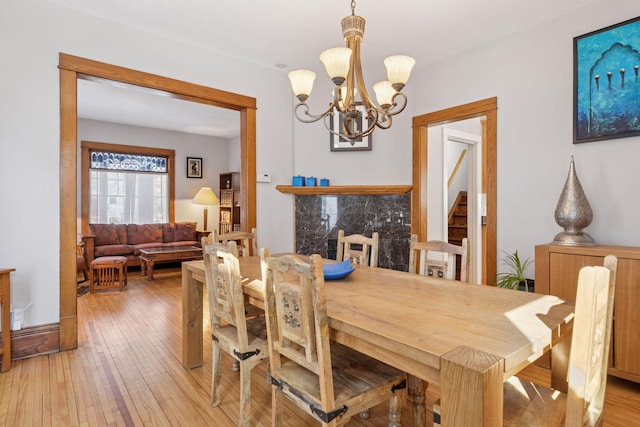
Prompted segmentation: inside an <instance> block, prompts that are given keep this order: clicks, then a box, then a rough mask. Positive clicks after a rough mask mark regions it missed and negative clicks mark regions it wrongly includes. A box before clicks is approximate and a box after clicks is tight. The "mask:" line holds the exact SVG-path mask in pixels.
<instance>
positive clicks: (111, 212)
mask: <svg viewBox="0 0 640 427" xmlns="http://www.w3.org/2000/svg"><path fill="white" fill-rule="evenodd" d="M173 153H174V152H173V150H160V149H150V148H146V147H133V146H122V145H117V146H116V145H110V144H101V143H90V142H83V143H82V158H83V168H82V169H83V174H84V173H86V181H85V179H84V177H83V193H82V195H83V197H82V211H83V215H82V217H83V224H84V223H85V221H86V224H89V223H92V224H96V223H101V224H104V223H109V224H149V223H164V222H173V194H174V192H173V187H174V183H173V179H174V178H173V177H174V175H173V173H171V170H172V165H173V159H174V154H173ZM85 163H86V166H85ZM85 182H86V185H85ZM85 187H86V189H85ZM85 213H86V214H85Z"/></svg>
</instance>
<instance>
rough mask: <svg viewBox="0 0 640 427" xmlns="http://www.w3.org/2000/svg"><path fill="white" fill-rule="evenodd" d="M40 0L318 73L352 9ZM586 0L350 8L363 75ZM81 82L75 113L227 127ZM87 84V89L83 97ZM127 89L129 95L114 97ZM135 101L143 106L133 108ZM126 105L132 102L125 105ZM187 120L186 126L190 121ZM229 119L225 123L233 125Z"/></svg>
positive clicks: (338, 5) (463, 0)
mask: <svg viewBox="0 0 640 427" xmlns="http://www.w3.org/2000/svg"><path fill="white" fill-rule="evenodd" d="M47 1H49V2H51V3H55V4H58V5H60V6H64V7H68V8H71V9H74V10H77V11H80V12H83V13H87V14H89V15H95V16H100V17H102V18H103V19H106V20H109V21H113V22H117V23H120V24H123V25H127V26H131V27H134V28H137V29H139V30H142V31H146V32H149V33H153V34H157V35H159V36H162V37H168V38H172V39H176V40H180V41H183V42H185V43H189V44H192V45H196V46H200V47H202V48H204V49H206V50H209V51H211V52H218V53H223V54H227V55H231V56H234V57H238V58H243V59H246V60H249V61H252V62H254V63H257V64H261V65H264V66H267V67H276V64H284V67H283V68H282V70H283V72H288V71H290V70H292V69H296V68H309V69H312V70H314V71H316V73H317V74H318V76H319V78H320V76H322V75H323V74H324V71H323V68H322V64H321V63H320V61H319V60H318V55H319V54H320V52H322V51H323V50H325V49H327V48H329V47H335V46H341V45H343V44H344V43H343V41H342V35H341V29H340V20H341V19H342V18H343V17H345V16H347V15H349V14H351V7H350V2H349V1H348V0H316V1H312V0H305V1H300V0H269V1H265V0H262V1H259V0H217V1H212V0H190V1H185V0H163V1H158V0H94V1H86V0H47ZM594 1H595V0H562V1H558V0H536V1H531V0H484V1H479V0H394V1H393V2H381V1H375V2H374V1H373V0H360V1H359V2H358V3H357V4H356V9H355V12H356V14H358V15H361V16H363V17H364V18H365V19H366V20H367V26H366V30H365V35H364V41H363V43H362V62H363V67H364V68H365V73H366V68H367V67H369V66H375V67H382V65H381V64H382V61H383V59H384V58H385V57H386V56H389V55H392V54H407V55H411V56H413V57H414V58H415V59H416V61H417V63H416V67H417V68H418V67H421V66H424V65H426V64H428V63H430V62H434V61H437V60H439V59H442V58H443V57H445V56H447V55H451V54H454V53H456V52H459V51H463V50H466V49H469V48H472V47H474V46H478V45H481V44H484V43H487V42H489V41H491V40H495V39H497V38H500V37H503V36H506V35H508V34H511V33H515V32H518V31H521V30H523V29H526V28H528V27H531V26H533V25H536V24H538V23H541V22H544V21H548V20H550V19H552V18H555V17H557V16H560V15H563V14H566V13H569V12H571V11H573V10H575V9H578V8H581V7H583V6H585V5H588V4H590V3H593V2H594ZM373 47H375V48H373ZM365 77H366V76H365ZM86 83H87V84H84V83H83V84H82V86H81V89H80V93H81V95H82V98H84V99H82V104H80V106H79V107H80V109H79V115H82V116H84V115H85V114H87V117H89V116H88V115H89V114H91V115H92V116H93V117H91V118H100V117H102V116H104V117H103V118H102V119H103V120H111V121H118V122H120V121H123V120H121V119H119V118H118V112H119V113H120V114H121V115H122V116H124V117H126V119H127V120H128V122H127V123H130V124H136V123H134V121H135V120H136V119H135V118H136V117H138V116H140V117H141V120H143V119H144V121H143V122H142V123H141V125H143V126H152V127H155V126H158V127H161V128H166V127H168V126H169V124H170V123H171V122H173V121H174V120H175V121H176V123H175V124H172V125H171V126H174V127H173V128H172V129H173V130H180V131H184V132H193V133H203V134H210V135H213V134H215V135H222V136H228V135H230V133H229V132H231V131H230V129H226V130H223V128H224V126H223V125H224V123H226V122H228V120H227V119H222V120H220V121H218V122H214V120H215V119H214V118H213V116H215V114H213V116H212V111H213V112H215V111H219V109H216V108H214V107H209V106H201V105H196V106H194V105H189V104H190V103H187V102H184V101H181V102H180V105H181V106H180V107H175V106H173V105H172V104H173V103H174V102H175V103H177V102H178V100H175V99H170V98H167V99H165V101H167V104H169V105H170V106H169V108H171V112H170V113H163V112H162V105H164V103H163V102H162V103H161V102H158V101H157V99H156V101H154V104H158V105H154V107H153V110H154V111H153V114H151V113H152V111H151V109H150V108H149V107H148V105H147V104H146V102H148V100H147V101H145V99H144V98H143V96H150V95H149V94H147V93H137V94H136V93H135V91H130V90H128V91H127V90H117V89H119V88H117V87H115V88H114V87H109V86H107V85H99V84H97V83H93V82H86ZM409 83H410V82H409ZM91 86H94V87H91ZM85 89H86V91H87V92H89V91H91V94H90V95H88V94H87V95H86V96H85V93H84V92H85ZM104 90H106V92H104V93H103V91H104ZM120 92H122V93H120ZM132 92H134V93H132ZM132 94H133V95H135V96H136V98H137V99H136V100H131V101H124V100H123V99H122V98H120V97H121V96H126V97H128V96H129V95H132ZM153 96H157V95H153ZM104 97H109V98H110V99H112V101H114V102H117V103H118V109H117V112H116V111H112V110H113V109H110V110H109V111H104V112H103V111H102V109H103V107H101V106H100V104H101V100H102V99H103V98H104ZM169 101H171V102H170V103H169ZM140 102H142V103H143V104H144V105H145V107H144V108H141V107H140V104H139V103H140ZM161 104H162V105H161ZM126 105H128V106H130V107H128V108H125V107H124V106H126ZM183 108H184V109H189V111H188V112H186V113H185V115H184V116H183V115H182V114H181V112H182V111H183ZM156 110H157V111H156ZM85 111H86V113H85ZM143 112H145V113H148V114H144V116H147V117H143V115H142V113H143ZM191 119H194V123H190V122H191ZM195 119H197V120H195ZM235 120H239V117H236V118H235ZM237 123H238V122H235V123H233V125H234V126H235V128H236V129H237V128H238V126H237ZM219 132H221V133H219ZM231 133H232V132H231ZM235 135H237V131H236V133H235ZM232 136H233V135H232Z"/></svg>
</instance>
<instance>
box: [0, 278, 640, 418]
mask: <svg viewBox="0 0 640 427" xmlns="http://www.w3.org/2000/svg"><path fill="white" fill-rule="evenodd" d="M154 276H155V280H153V281H147V280H145V278H143V277H141V276H140V272H139V271H135V270H134V271H132V272H131V273H130V276H129V285H128V286H127V288H126V289H125V291H124V292H117V291H116V292H101V293H97V294H93V295H89V294H86V295H83V296H81V297H79V298H78V319H79V323H78V349H77V350H72V351H67V352H63V353H56V354H51V355H47V356H40V357H35V358H31V359H26V360H19V361H15V362H14V365H13V369H12V370H11V371H9V372H6V373H2V374H0V426H2V425H7V426H18V425H20V426H22V425H25V426H27V425H34V426H41V425H42V426H56V427H57V426H67V425H69V426H76V425H77V426H91V427H93V426H127V427H128V426H216V427H232V426H235V425H237V420H238V412H239V402H238V401H239V396H240V384H239V373H238V372H233V371H232V370H231V359H230V358H229V357H228V356H226V355H225V354H224V353H223V360H222V366H223V368H225V369H224V370H223V372H222V379H221V380H222V390H223V393H222V401H221V404H220V406H219V407H217V408H212V407H211V406H210V403H209V399H210V388H211V332H210V324H209V318H208V314H207V310H206V308H207V305H206V302H205V316H204V319H205V320H204V332H203V337H204V365H203V366H202V367H201V368H197V369H193V370H191V371H186V370H185V369H184V368H183V367H182V349H181V345H182V336H181V334H182V328H181V322H182V318H181V317H182V311H181V288H180V287H181V280H180V268H179V267H178V266H173V267H171V266H169V267H168V268H167V266H161V267H160V268H158V269H157V271H156V272H155V274H154ZM251 396H252V399H251V400H252V403H251V417H252V425H255V426H270V425H271V386H270V384H269V383H268V382H267V363H262V364H260V365H259V366H258V367H256V368H255V369H254V370H253V371H252V389H251ZM426 397H427V399H426V405H427V408H428V409H429V408H430V407H431V405H432V403H433V401H434V400H436V399H437V398H438V397H439V389H438V388H437V387H434V386H430V387H429V388H428V389H427V396H426ZM410 409H411V408H410V405H409V402H407V403H406V405H405V410H404V411H403V417H404V418H403V422H404V425H411V424H412V418H411V410H410ZM284 411H285V412H284V414H285V415H284V421H285V426H288V427H299V426H316V425H319V424H318V423H316V422H314V420H313V419H312V418H311V417H310V416H308V415H307V414H305V413H304V412H302V411H301V410H299V409H298V408H297V407H295V406H294V405H292V404H290V403H289V402H287V401H286V399H285V405H284ZM430 415H431V414H430V413H429V414H428V417H429V416H430ZM639 419H640V385H638V384H635V383H631V382H628V381H624V380H620V379H617V378H610V379H609V384H608V387H607V398H606V403H605V423H604V424H605V426H611V427H628V426H632V425H640V423H638V420H639ZM347 425H348V426H351V427H356V426H361V427H364V426H367V427H375V426H386V425H387V407H386V405H379V406H377V407H375V408H373V409H372V410H371V417H370V418H369V419H368V420H363V419H360V418H358V417H354V418H353V419H352V420H351V421H350V422H349V423H348V424H347Z"/></svg>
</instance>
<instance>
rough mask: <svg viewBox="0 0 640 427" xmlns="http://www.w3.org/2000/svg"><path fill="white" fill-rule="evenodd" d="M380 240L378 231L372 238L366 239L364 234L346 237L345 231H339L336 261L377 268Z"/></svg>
mask: <svg viewBox="0 0 640 427" xmlns="http://www.w3.org/2000/svg"><path fill="white" fill-rule="evenodd" d="M379 240H380V237H379V235H378V232H377V231H376V232H373V233H372V234H371V237H366V236H364V235H362V234H351V235H349V236H345V235H344V230H339V231H338V248H337V255H336V260H338V261H346V260H351V263H352V264H362V265H368V266H371V267H377V266H378V242H379ZM358 248H360V249H358Z"/></svg>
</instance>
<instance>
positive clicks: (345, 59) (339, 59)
mask: <svg viewBox="0 0 640 427" xmlns="http://www.w3.org/2000/svg"><path fill="white" fill-rule="evenodd" d="M350 59H351V49H349V48H348V47H334V48H332V49H327V50H325V51H324V52H322V53H321V54H320V61H322V63H323V64H324V68H326V70H327V74H329V77H331V80H333V79H335V78H342V79H346V78H347V74H348V73H349V60H350Z"/></svg>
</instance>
